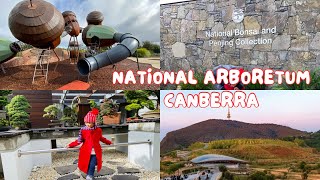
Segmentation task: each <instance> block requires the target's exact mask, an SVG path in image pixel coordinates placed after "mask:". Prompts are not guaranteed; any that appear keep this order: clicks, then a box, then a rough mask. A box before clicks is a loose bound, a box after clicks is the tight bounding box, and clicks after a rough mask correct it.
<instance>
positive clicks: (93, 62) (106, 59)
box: [77, 33, 139, 75]
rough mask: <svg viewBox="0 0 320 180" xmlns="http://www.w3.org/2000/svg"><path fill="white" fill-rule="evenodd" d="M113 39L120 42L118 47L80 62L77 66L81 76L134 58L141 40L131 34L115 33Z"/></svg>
mask: <svg viewBox="0 0 320 180" xmlns="http://www.w3.org/2000/svg"><path fill="white" fill-rule="evenodd" d="M113 39H114V40H115V41H116V42H119V44H118V45H117V46H115V47H113V48H111V49H110V50H108V51H106V52H103V53H101V54H98V55H95V56H91V57H87V58H85V59H82V60H79V62H78V64H77V66H78V70H79V72H80V74H82V75H88V74H89V73H90V72H91V71H94V70H98V69H100V68H102V67H104V66H108V65H110V64H115V63H118V62H120V61H122V60H124V59H126V58H127V57H129V56H132V55H133V53H134V52H135V51H136V50H137V48H138V47H139V40H138V39H137V38H135V37H134V36H132V35H131V34H129V33H125V34H122V33H115V34H114V36H113Z"/></svg>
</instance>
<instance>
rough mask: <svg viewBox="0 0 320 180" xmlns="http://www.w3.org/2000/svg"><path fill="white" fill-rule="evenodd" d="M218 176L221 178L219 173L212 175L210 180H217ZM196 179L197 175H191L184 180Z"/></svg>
mask: <svg viewBox="0 0 320 180" xmlns="http://www.w3.org/2000/svg"><path fill="white" fill-rule="evenodd" d="M220 176H221V172H217V173H214V174H213V176H212V177H211V179H210V180H218V179H219V178H220ZM198 177H199V175H198V174H192V175H189V176H188V178H187V179H186V180H194V179H198Z"/></svg>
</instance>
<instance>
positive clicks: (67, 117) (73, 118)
mask: <svg viewBox="0 0 320 180" xmlns="http://www.w3.org/2000/svg"><path fill="white" fill-rule="evenodd" d="M60 120H61V121H64V122H65V126H75V125H77V112H76V111H75V108H71V107H66V108H64V109H63V116H62V118H61V119H60Z"/></svg>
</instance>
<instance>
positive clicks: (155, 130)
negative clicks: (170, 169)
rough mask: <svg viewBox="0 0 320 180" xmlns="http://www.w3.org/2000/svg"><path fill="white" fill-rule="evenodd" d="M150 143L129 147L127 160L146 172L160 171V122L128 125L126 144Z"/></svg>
mask: <svg viewBox="0 0 320 180" xmlns="http://www.w3.org/2000/svg"><path fill="white" fill-rule="evenodd" d="M148 140H150V141H152V144H151V145H150V144H138V145H130V146H129V147H128V159H129V161H130V162H131V163H134V164H137V165H140V166H142V167H143V168H145V169H146V170H152V171H160V122H145V123H130V124H129V134H128V142H129V143H130V142H137V141H148Z"/></svg>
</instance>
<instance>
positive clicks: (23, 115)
mask: <svg viewBox="0 0 320 180" xmlns="http://www.w3.org/2000/svg"><path fill="white" fill-rule="evenodd" d="M29 108H31V106H30V104H29V102H28V101H27V99H26V98H25V96H23V95H17V96H15V97H13V98H12V99H11V101H10V103H9V104H8V105H7V106H6V109H7V113H8V116H9V121H10V125H11V126H12V127H15V128H21V127H25V126H26V124H27V123H28V121H29V117H30V116H29V114H28V113H27V110H28V109H29Z"/></svg>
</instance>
